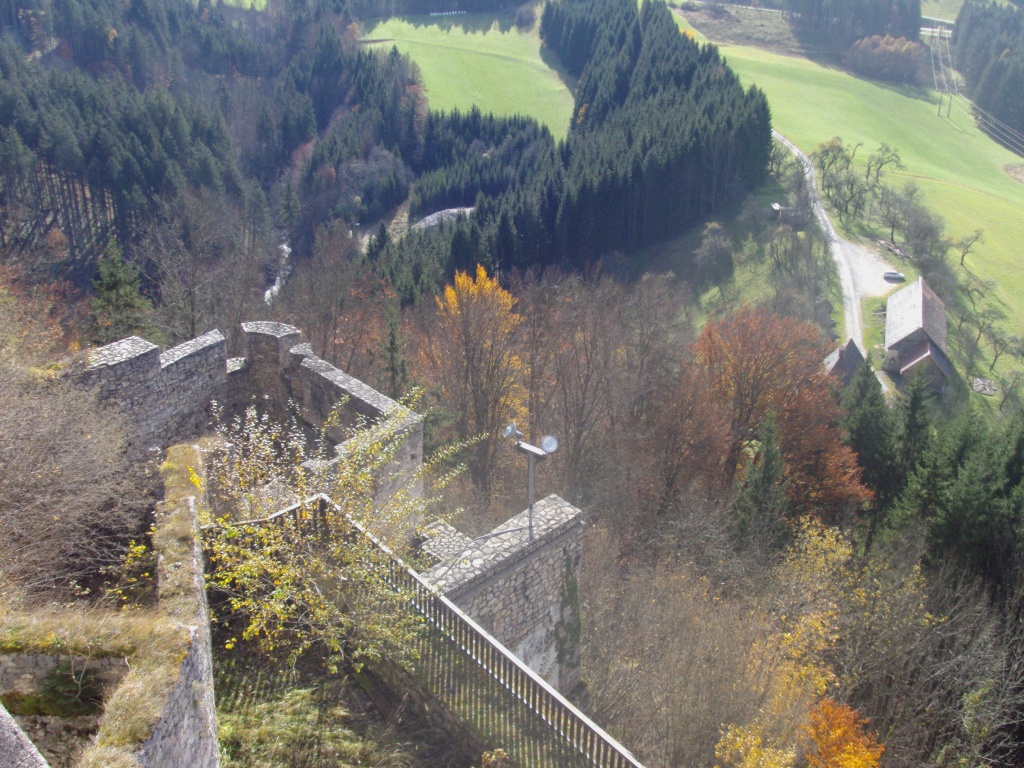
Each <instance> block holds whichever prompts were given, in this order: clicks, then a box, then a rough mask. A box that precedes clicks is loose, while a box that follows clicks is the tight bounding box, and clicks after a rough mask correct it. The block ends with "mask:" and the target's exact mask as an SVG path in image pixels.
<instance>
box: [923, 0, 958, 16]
mask: <svg viewBox="0 0 1024 768" xmlns="http://www.w3.org/2000/svg"><path fill="white" fill-rule="evenodd" d="M963 4H964V0H921V15H922V16H925V17H927V18H930V19H945V20H947V21H955V20H956V17H957V14H958V13H960V9H961V8H962V7H963Z"/></svg>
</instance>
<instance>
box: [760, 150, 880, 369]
mask: <svg viewBox="0 0 1024 768" xmlns="http://www.w3.org/2000/svg"><path fill="white" fill-rule="evenodd" d="M772 133H773V134H774V136H775V138H776V139H778V140H779V141H781V142H782V143H783V144H785V145H786V147H787V148H788V149H789V151H790V152H792V153H793V155H794V156H795V157H796V159H797V161H798V162H799V163H800V167H801V168H803V171H804V181H806V183H807V192H808V195H809V197H810V200H811V208H812V210H813V211H814V217H815V218H816V219H817V220H818V224H819V225H821V232H822V234H823V235H824V236H825V242H826V243H828V249H829V252H830V253H831V254H832V260H833V261H835V264H836V271H837V272H838V273H839V283H840V285H841V286H842V289H843V316H844V317H845V319H846V327H845V328H844V338H846V339H853V340H854V341H856V342H857V344H858V346H860V348H861V349H864V325H863V322H862V320H861V314H860V305H861V301H862V300H864V299H866V298H869V297H871V296H884V295H885V294H887V293H889V292H890V291H891V290H892V289H893V288H894V285H893V284H892V283H887V282H886V281H885V279H884V278H883V277H882V274H883V273H884V272H885V271H886V270H891V269H895V267H893V266H892V265H891V264H889V263H888V262H887V261H886V260H885V259H883V258H882V257H881V256H879V255H878V254H877V253H875V252H874V251H872V250H870V249H869V248H865V247H864V246H862V245H858V244H857V243H851V242H850V241H849V240H845V239H843V238H842V237H840V236H839V234H838V233H837V232H836V230H835V227H833V226H832V222H831V221H830V220H829V218H828V213H827V212H826V211H825V206H824V205H823V204H822V202H821V198H820V197H819V195H818V185H817V182H816V181H815V175H814V166H813V165H812V164H811V161H810V159H809V158H808V157H807V155H805V154H804V153H803V152H801V151H800V150H799V148H797V146H796V145H795V144H793V143H792V142H790V141H789V140H788V139H787V138H786V137H785V136H783V135H782V134H781V133H779V132H778V131H774V130H773V131H772Z"/></svg>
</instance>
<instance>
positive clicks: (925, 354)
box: [900, 339, 951, 379]
mask: <svg viewBox="0 0 1024 768" xmlns="http://www.w3.org/2000/svg"><path fill="white" fill-rule="evenodd" d="M928 358H931V361H932V362H933V363H935V367H936V368H938V369H939V371H941V372H942V375H943V376H944V377H946V378H947V379H948V378H949V374H950V372H951V369H950V366H949V358H947V357H946V355H945V353H944V352H943V351H942V350H941V349H939V348H938V347H937V346H936V345H935V344H933V343H932V342H930V341H928V340H927V339H925V340H924V341H922V342H921V343H920V344H918V345H917V346H915V347H914V348H913V349H910V350H908V351H907V352H904V353H903V354H902V355H900V374H901V375H903V374H905V373H906V372H907V371H909V370H910V369H911V368H913V367H914V366H915V365H917V364H918V363H920V362H923V361H924V360H926V359H928Z"/></svg>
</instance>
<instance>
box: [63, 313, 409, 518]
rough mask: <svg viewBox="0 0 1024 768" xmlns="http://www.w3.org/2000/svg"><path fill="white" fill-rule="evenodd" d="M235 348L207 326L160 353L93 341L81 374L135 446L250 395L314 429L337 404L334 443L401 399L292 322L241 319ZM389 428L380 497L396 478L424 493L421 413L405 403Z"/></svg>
mask: <svg viewBox="0 0 1024 768" xmlns="http://www.w3.org/2000/svg"><path fill="white" fill-rule="evenodd" d="M242 347H243V351H244V356H242V357H232V358H229V357H228V356H227V346H226V342H225V339H224V335H223V334H222V333H221V332H220V331H218V330H213V331H210V332H208V333H205V334H203V335H202V336H200V337H198V338H196V339H192V340H191V341H187V342H185V343H184V344H179V345H178V346H176V347H172V348H171V349H168V350H167V351H165V352H163V353H162V354H161V353H160V350H159V348H158V347H157V346H156V345H155V344H151V343H150V342H148V341H146V340H145V339H140V338H139V337H137V336H132V337H129V338H127V339H122V340H121V341H116V342H114V343H113V344H108V345H107V346H105V347H100V348H99V349H96V350H93V351H92V352H91V353H90V354H89V358H88V365H87V368H86V371H85V373H84V375H83V377H82V381H83V383H84V385H85V386H89V387H95V388H96V389H97V391H98V393H99V395H100V397H101V399H103V400H105V401H107V402H109V403H112V404H114V405H116V406H117V407H118V408H119V409H120V410H121V412H122V413H123V414H124V415H125V417H126V420H127V422H128V426H129V429H130V431H131V435H130V445H131V448H132V450H133V452H134V453H136V454H142V453H145V451H147V450H148V449H150V448H154V447H160V448H163V447H166V446H168V445H172V444H174V443H178V442H181V441H183V440H188V439H191V438H194V437H196V436H198V435H201V434H204V433H206V432H208V431H209V430H210V427H211V423H212V415H213V409H212V407H211V403H212V402H214V401H216V402H217V403H219V404H220V405H221V406H223V407H224V409H225V411H226V412H227V413H238V412H239V411H240V410H242V409H244V408H245V407H247V406H248V405H250V404H256V405H257V407H258V408H260V409H261V410H262V411H265V412H269V413H270V414H272V415H273V416H274V417H276V418H281V419H283V418H286V417H288V416H289V415H291V414H293V413H295V411H296V409H297V410H298V415H299V417H300V419H301V420H302V421H304V422H305V423H306V425H307V426H308V427H310V428H311V429H314V430H318V429H320V428H321V427H322V426H323V425H324V423H325V422H326V421H327V419H328V417H330V416H331V415H332V413H333V412H334V411H335V409H336V408H338V407H339V406H341V407H340V413H339V418H338V419H337V423H336V424H335V425H334V426H332V427H330V428H329V429H328V430H327V438H328V440H330V441H331V442H332V443H333V444H335V445H338V444H340V443H342V442H343V441H344V440H345V437H346V435H345V431H346V428H348V427H352V426H355V425H356V424H358V423H359V421H360V420H364V419H365V420H370V421H373V420H376V419H380V418H382V417H384V416H386V415H389V414H392V413H394V412H395V410H396V409H398V408H401V406H400V405H399V404H398V403H396V402H395V401H394V400H392V399H391V398H390V397H387V396H386V395H384V394H383V393H381V392H378V391H377V390H375V389H374V388H373V387H371V386H369V385H368V384H366V383H364V382H362V381H360V380H359V379H356V378H355V377H353V376H350V375H349V374H347V373H345V372H344V371H341V370H339V369H337V368H335V367H334V366H333V365H331V364H330V363H328V362H326V361H325V360H321V359H320V358H319V357H317V356H316V355H314V354H313V349H312V347H311V346H310V345H309V344H307V343H305V342H304V341H303V337H302V331H300V330H299V329H298V328H295V327H294V326H291V325H285V324H284V323H274V322H263V321H259V322H248V323H242ZM396 431H397V432H398V433H399V434H400V435H401V441H402V442H401V444H400V446H399V448H398V450H397V452H396V455H395V458H394V461H393V462H392V465H391V466H390V467H389V468H388V469H387V470H386V471H382V472H381V473H380V477H379V478H378V485H379V488H378V491H379V492H378V496H379V497H381V498H383V497H386V496H387V495H388V494H389V493H391V492H392V491H393V490H394V488H395V485H396V484H399V483H411V485H412V491H413V493H414V494H417V495H419V494H421V493H422V480H420V479H418V477H417V476H416V471H417V469H418V467H419V465H420V463H421V462H422V456H423V424H422V418H421V417H420V416H419V415H418V414H416V413H413V412H411V411H409V412H407V415H406V417H405V419H404V420H403V421H402V423H400V424H397V425H396Z"/></svg>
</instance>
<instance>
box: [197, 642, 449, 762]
mask: <svg viewBox="0 0 1024 768" xmlns="http://www.w3.org/2000/svg"><path fill="white" fill-rule="evenodd" d="M215 647H217V648H218V649H219V648H221V647H223V643H215ZM214 678H215V686H214V690H215V691H216V695H217V726H218V729H219V734H218V735H219V740H220V758H221V766H223V768H300V767H301V768H318V767H320V766H322V767H323V768H327V766H332V767H333V766H339V765H360V766H378V767H379V768H392V767H394V768H397V767H398V766H428V765H432V764H434V763H432V762H431V760H432V759H433V758H432V757H427V756H426V755H422V754H420V752H421V751H425V750H423V748H422V747H421V746H420V745H419V744H418V743H412V742H410V741H409V740H407V739H406V737H405V735H404V734H403V733H402V732H401V731H400V730H399V729H398V727H397V722H386V723H381V722H380V721H379V720H378V719H377V718H376V717H375V715H374V714H372V713H370V712H369V711H368V709H367V705H366V703H365V702H364V701H363V700H362V698H361V696H360V693H359V690H358V688H357V687H356V686H354V685H353V684H352V682H351V679H350V678H348V677H346V676H345V675H343V674H335V675H332V674H330V673H329V672H328V670H327V668H326V666H325V665H324V664H323V663H322V660H320V659H319V658H318V657H317V655H316V654H314V653H307V654H305V655H304V656H303V657H302V658H301V659H300V660H299V662H298V663H297V664H296V665H295V666H294V667H292V666H289V665H285V664H278V663H275V662H273V661H272V660H269V659H267V658H266V657H265V656H262V655H260V654H259V653H258V652H256V651H255V650H253V649H250V648H249V647H248V646H247V645H246V644H244V643H242V644H238V645H236V646H235V647H234V649H233V650H232V651H230V652H228V651H221V650H218V652H217V653H216V654H215V655H214Z"/></svg>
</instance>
